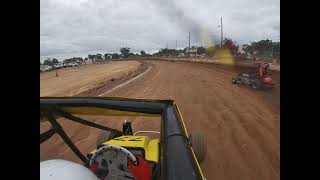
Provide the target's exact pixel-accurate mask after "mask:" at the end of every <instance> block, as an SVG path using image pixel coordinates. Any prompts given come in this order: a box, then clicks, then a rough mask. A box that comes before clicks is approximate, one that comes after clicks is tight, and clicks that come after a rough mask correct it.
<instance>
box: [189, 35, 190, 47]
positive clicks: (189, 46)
mask: <svg viewBox="0 0 320 180" xmlns="http://www.w3.org/2000/svg"><path fill="white" fill-rule="evenodd" d="M189 50H190V32H189Z"/></svg>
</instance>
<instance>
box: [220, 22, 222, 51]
mask: <svg viewBox="0 0 320 180" xmlns="http://www.w3.org/2000/svg"><path fill="white" fill-rule="evenodd" d="M220 31H221V37H220V40H221V42H220V48H222V40H223V25H222V17H221V21H220Z"/></svg>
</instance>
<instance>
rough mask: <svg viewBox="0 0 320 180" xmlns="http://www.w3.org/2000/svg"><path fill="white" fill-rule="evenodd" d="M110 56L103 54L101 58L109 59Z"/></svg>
mask: <svg viewBox="0 0 320 180" xmlns="http://www.w3.org/2000/svg"><path fill="white" fill-rule="evenodd" d="M110 55H111V54H109V53H107V54H104V55H103V57H104V59H110Z"/></svg>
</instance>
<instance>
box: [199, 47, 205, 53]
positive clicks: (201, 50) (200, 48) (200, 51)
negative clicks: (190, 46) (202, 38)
mask: <svg viewBox="0 0 320 180" xmlns="http://www.w3.org/2000/svg"><path fill="white" fill-rule="evenodd" d="M197 53H198V54H205V53H206V48H204V47H202V46H200V47H198V48H197Z"/></svg>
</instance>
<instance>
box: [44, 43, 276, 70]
mask: <svg viewBox="0 0 320 180" xmlns="http://www.w3.org/2000/svg"><path fill="white" fill-rule="evenodd" d="M191 49H197V54H199V55H204V56H208V57H213V56H215V54H216V52H217V51H218V50H220V49H228V50H229V52H230V53H231V54H232V55H234V56H241V55H245V56H248V55H250V56H252V55H255V56H269V55H270V54H271V56H274V55H279V56H280V42H273V41H272V40H269V39H266V40H260V41H257V42H251V43H250V44H244V45H242V51H240V46H239V45H238V44H237V42H235V41H233V40H232V39H230V38H225V39H224V40H223V43H222V47H219V46H210V47H203V46H200V47H196V46H192V47H191ZM187 53H188V48H187V47H186V48H184V49H169V48H164V49H160V50H159V51H158V52H157V53H154V54H152V55H150V54H147V53H146V52H145V51H143V50H142V51H140V54H135V53H132V52H130V48H129V47H121V48H120V53H106V54H104V55H102V54H100V53H98V54H89V55H88V56H87V57H86V58H82V57H73V58H68V59H65V60H63V63H70V62H83V61H87V60H91V61H93V62H99V61H106V60H111V59H120V58H138V57H150V56H155V57H157V56H179V55H181V54H187ZM56 63H59V61H58V59H56V58H48V59H46V60H44V62H43V65H51V66H52V65H54V64H56ZM40 65H41V61H40Z"/></svg>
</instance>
